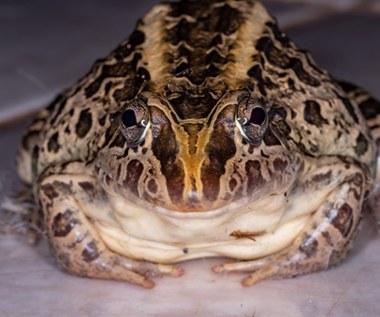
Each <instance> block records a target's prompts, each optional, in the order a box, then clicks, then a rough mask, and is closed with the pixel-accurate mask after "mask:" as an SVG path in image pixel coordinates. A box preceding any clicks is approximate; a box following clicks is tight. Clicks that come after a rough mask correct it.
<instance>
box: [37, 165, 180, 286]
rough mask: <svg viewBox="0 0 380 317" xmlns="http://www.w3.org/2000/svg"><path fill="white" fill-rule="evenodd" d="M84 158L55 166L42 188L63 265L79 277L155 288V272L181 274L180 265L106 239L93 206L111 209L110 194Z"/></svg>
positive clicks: (50, 234) (56, 254)
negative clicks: (126, 250) (141, 256)
mask: <svg viewBox="0 0 380 317" xmlns="http://www.w3.org/2000/svg"><path fill="white" fill-rule="evenodd" d="M83 170H84V168H83V166H82V165H81V164H80V163H70V164H67V165H65V166H64V167H51V168H49V169H48V170H47V171H46V172H45V174H44V178H43V179H42V180H41V184H40V186H39V188H38V193H39V197H40V202H41V206H42V209H43V210H44V213H45V222H46V231H47V236H48V239H49V243H50V246H51V252H52V254H53V256H54V257H55V259H56V261H57V263H58V265H59V266H60V267H62V269H63V270H65V271H67V272H69V273H72V274H76V275H79V276H85V277H93V278H101V279H112V280H118V281H126V282H129V283H133V284H137V285H141V286H143V287H145V288H152V287H154V285H155V284H154V282H153V281H152V279H151V278H152V277H156V276H162V275H170V276H180V275H181V274H182V273H183V270H182V269H181V268H178V267H176V266H173V265H160V264H154V263H150V262H145V261H136V260H133V259H129V258H127V257H124V256H122V255H120V254H117V253H115V252H113V251H112V250H111V249H110V248H109V247H108V246H107V245H106V244H105V242H104V241H103V240H102V238H101V236H100V235H99V233H98V231H97V227H96V222H95V221H94V220H92V219H91V218H90V217H89V216H88V215H87V214H86V212H85V210H86V209H87V210H88V209H90V210H93V211H96V212H98V213H101V214H103V215H104V220H103V221H105V222H106V221H107V219H108V218H107V215H108V214H111V211H110V206H109V205H108V200H107V196H106V194H105V193H104V191H103V189H102V188H101V187H100V186H98V185H97V182H96V181H95V180H94V179H93V178H92V177H91V176H89V175H84V174H81V173H80V172H81V171H83Z"/></svg>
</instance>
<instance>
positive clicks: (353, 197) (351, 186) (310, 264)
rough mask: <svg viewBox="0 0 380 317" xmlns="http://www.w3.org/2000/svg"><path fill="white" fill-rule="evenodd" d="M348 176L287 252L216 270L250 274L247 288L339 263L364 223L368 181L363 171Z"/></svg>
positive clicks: (244, 280)
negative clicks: (364, 203)
mask: <svg viewBox="0 0 380 317" xmlns="http://www.w3.org/2000/svg"><path fill="white" fill-rule="evenodd" d="M354 169H355V172H354V173H352V174H350V175H347V176H346V177H345V180H344V181H343V182H342V183H341V184H340V185H339V187H337V188H335V189H334V190H332V191H331V192H330V193H329V194H328V196H327V197H326V200H325V201H324V202H323V203H322V204H321V205H320V206H319V208H318V209H317V210H316V211H315V212H314V214H313V215H312V217H311V218H310V220H309V221H308V222H307V224H306V226H305V228H304V229H303V230H302V231H301V232H300V234H299V235H298V236H297V237H296V238H295V239H294V241H293V242H292V243H291V244H290V245H289V246H288V247H287V248H286V249H284V250H282V251H279V252H278V253H274V254H272V255H269V256H267V257H263V258H259V259H257V260H248V261H241V262H236V263H225V264H222V265H217V266H215V267H213V271H214V272H217V273H222V272H249V273H250V275H249V276H248V277H246V278H244V279H243V280H242V284H243V285H244V286H250V285H253V284H255V283H257V282H259V281H261V280H264V279H267V278H286V277H294V276H297V275H302V274H307V273H312V272H317V271H321V270H325V269H327V268H328V267H330V266H332V265H334V264H336V263H338V262H339V261H341V260H342V259H344V257H345V256H346V254H347V252H348V251H349V250H350V248H351V247H352V239H353V237H354V235H355V233H356V232H357V231H358V227H359V224H360V220H361V208H362V202H363V198H364V195H365V191H366V188H367V183H366V182H367V180H366V177H365V175H364V174H363V173H362V172H361V171H360V169H356V168H354Z"/></svg>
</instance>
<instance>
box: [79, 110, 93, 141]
mask: <svg viewBox="0 0 380 317" xmlns="http://www.w3.org/2000/svg"><path fill="white" fill-rule="evenodd" d="M91 127H92V115H91V112H90V110H89V109H85V110H82V111H81V113H80V115H79V119H78V122H77V124H76V126H75V132H76V134H77V136H78V138H80V139H82V138H84V137H85V136H86V135H87V133H88V132H89V131H90V130H91Z"/></svg>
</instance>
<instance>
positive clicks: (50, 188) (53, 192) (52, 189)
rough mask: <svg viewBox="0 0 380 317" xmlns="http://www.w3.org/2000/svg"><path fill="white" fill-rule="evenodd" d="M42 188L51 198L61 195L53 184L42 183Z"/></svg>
mask: <svg viewBox="0 0 380 317" xmlns="http://www.w3.org/2000/svg"><path fill="white" fill-rule="evenodd" d="M41 190H42V191H43V192H44V194H45V195H46V196H47V197H48V198H49V199H50V200H53V199H54V198H57V197H58V196H59V194H58V192H57V191H56V190H55V187H54V186H53V185H51V184H45V185H42V186H41Z"/></svg>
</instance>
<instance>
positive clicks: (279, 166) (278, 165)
mask: <svg viewBox="0 0 380 317" xmlns="http://www.w3.org/2000/svg"><path fill="white" fill-rule="evenodd" d="M273 166H274V169H275V170H276V171H278V172H283V171H285V169H286V167H287V166H288V162H286V161H284V160H281V159H279V158H276V159H275V160H274V162H273Z"/></svg>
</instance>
